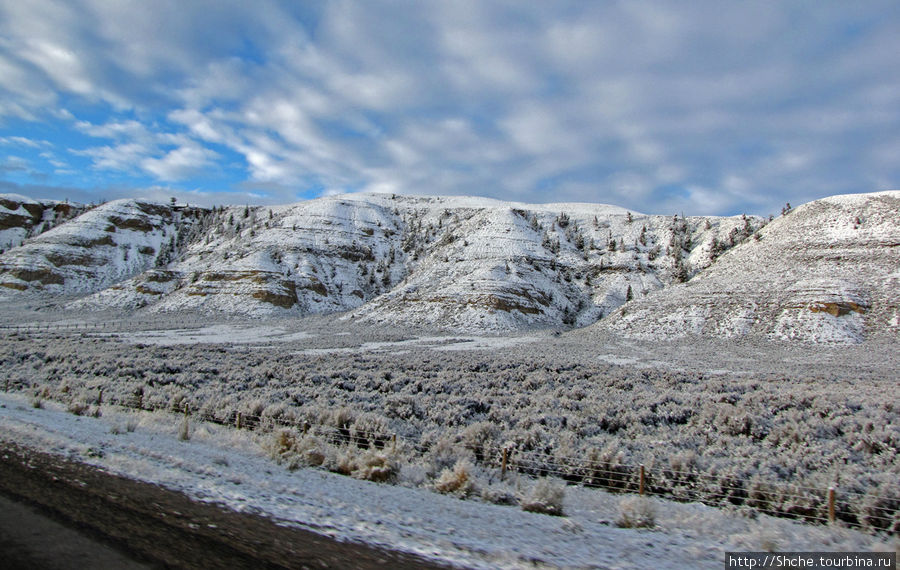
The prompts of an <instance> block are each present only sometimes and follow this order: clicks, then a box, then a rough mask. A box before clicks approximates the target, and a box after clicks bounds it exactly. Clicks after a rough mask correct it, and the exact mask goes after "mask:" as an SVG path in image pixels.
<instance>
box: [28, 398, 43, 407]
mask: <svg viewBox="0 0 900 570" xmlns="http://www.w3.org/2000/svg"><path fill="white" fill-rule="evenodd" d="M31 407H32V408H34V409H36V410H40V409H42V408H43V407H44V401H43V400H41V399H40V398H34V399H32V400H31Z"/></svg>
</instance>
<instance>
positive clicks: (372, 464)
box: [342, 448, 399, 483]
mask: <svg viewBox="0 0 900 570" xmlns="http://www.w3.org/2000/svg"><path fill="white" fill-rule="evenodd" d="M344 470H348V472H347V473H346V474H347V475H350V476H351V477H354V478H356V479H364V480H366V481H375V482H378V483H383V482H386V481H390V480H391V479H393V478H394V476H395V475H396V474H397V472H398V471H399V466H398V465H397V463H396V462H395V461H393V460H392V459H391V457H390V456H388V454H386V453H383V452H381V451H376V450H374V449H369V450H366V451H364V452H362V453H358V452H357V451H356V450H355V449H353V448H348V449H347V452H346V453H345V455H343V456H342V472H343V471H344Z"/></svg>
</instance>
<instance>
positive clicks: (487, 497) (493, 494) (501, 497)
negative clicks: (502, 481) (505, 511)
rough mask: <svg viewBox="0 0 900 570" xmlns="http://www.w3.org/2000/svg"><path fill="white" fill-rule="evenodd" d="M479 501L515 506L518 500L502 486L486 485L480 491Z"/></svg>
mask: <svg viewBox="0 0 900 570" xmlns="http://www.w3.org/2000/svg"><path fill="white" fill-rule="evenodd" d="M481 499H482V500H483V501H485V502H488V503H494V504H495V505H517V504H519V500H518V499H517V498H516V496H515V494H514V493H512V492H510V490H509V489H507V488H505V487H502V486H495V485H488V486H485V487H483V488H482V489H481Z"/></svg>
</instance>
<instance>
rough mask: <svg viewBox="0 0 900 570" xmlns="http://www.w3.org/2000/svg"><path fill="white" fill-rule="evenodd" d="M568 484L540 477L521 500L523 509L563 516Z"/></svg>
mask: <svg viewBox="0 0 900 570" xmlns="http://www.w3.org/2000/svg"><path fill="white" fill-rule="evenodd" d="M565 497H566V486H565V484H563V483H562V482H559V481H554V480H553V479H550V478H546V477H545V478H543V479H539V480H538V482H537V483H535V484H534V486H533V487H532V488H531V490H530V491H529V493H528V494H527V495H526V496H525V497H524V498H523V499H522V501H521V502H520V504H521V506H522V510H523V511H529V512H532V513H543V514H545V515H554V516H563V514H564V513H563V500H564V499H565Z"/></svg>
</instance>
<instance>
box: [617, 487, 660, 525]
mask: <svg viewBox="0 0 900 570" xmlns="http://www.w3.org/2000/svg"><path fill="white" fill-rule="evenodd" d="M616 525H617V526H620V527H622V528H653V527H654V526H656V509H655V508H654V507H653V503H652V502H650V499H648V498H647V497H643V496H641V495H631V496H628V497H624V498H623V499H622V500H621V501H619V518H618V520H617V521H616Z"/></svg>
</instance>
